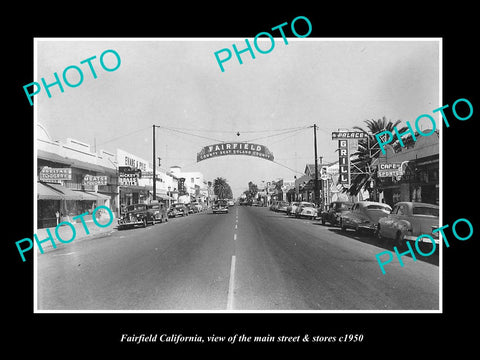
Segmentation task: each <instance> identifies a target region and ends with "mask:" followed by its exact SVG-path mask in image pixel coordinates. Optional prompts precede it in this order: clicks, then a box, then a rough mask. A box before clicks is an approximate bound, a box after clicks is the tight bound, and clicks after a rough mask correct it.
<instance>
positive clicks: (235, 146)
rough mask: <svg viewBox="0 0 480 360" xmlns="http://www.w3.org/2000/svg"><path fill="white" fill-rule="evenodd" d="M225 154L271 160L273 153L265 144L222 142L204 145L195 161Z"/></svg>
mask: <svg viewBox="0 0 480 360" xmlns="http://www.w3.org/2000/svg"><path fill="white" fill-rule="evenodd" d="M225 155H247V156H254V157H259V158H262V159H265V160H270V161H273V153H272V152H271V151H270V150H268V148H267V147H266V146H263V145H259V144H253V143H246V142H224V143H220V144H213V145H208V146H205V147H204V148H203V149H202V150H201V151H200V152H199V153H197V162H199V161H202V160H205V159H210V158H213V157H218V156H225Z"/></svg>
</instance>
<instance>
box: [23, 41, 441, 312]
mask: <svg viewBox="0 0 480 360" xmlns="http://www.w3.org/2000/svg"><path fill="white" fill-rule="evenodd" d="M274 38H275V39H276V40H277V39H278V40H281V39H282V37H274ZM287 39H288V41H289V42H291V41H293V42H295V41H326V42H330V41H331V42H340V41H351V42H356V41H385V42H395V41H402V42H403V41H438V58H439V74H438V75H439V77H438V79H439V103H438V104H439V106H442V105H443V77H442V73H443V38H441V37H432V38H415V37H408V38H405V37H392V38H389V37H373V38H315V37H305V38H291V37H287ZM244 40H245V38H238V37H233V38H232V37H226V38H221V37H220V38H218V37H216V38H62V37H56V38H33V58H34V59H33V61H34V63H33V76H34V79H37V78H38V73H37V55H38V51H37V50H38V49H37V43H38V41H92V42H95V41H112V42H115V41H135V42H140V41H244ZM259 40H267V39H264V38H261V39H259ZM34 81H35V80H34ZM36 105H37V104H36V102H34V105H33V117H34V129H33V136H34V139H33V140H34V146H33V149H34V154H33V155H34V159H33V185H34V191H33V193H34V197H33V209H34V210H33V224H34V225H33V228H34V233H35V234H36V233H37V211H38V209H37V186H36V183H37V176H36V174H37V120H38V119H37V106H36ZM432 110H434V109H432ZM438 116H439V120H438V126H439V135H440V142H439V162H440V164H439V170H440V171H439V207H440V216H439V224H441V225H443V206H442V205H443V191H442V190H443V130H442V128H443V126H441V124H443V119H442V117H441V114H439V115H438ZM32 240H33V239H32ZM33 242H34V247H33V251H34V256H33V267H34V268H33V275H34V276H33V296H34V299H33V312H34V313H36V314H37V313H40V314H44V313H54V314H56V313H62V314H63V313H65V314H71V313H79V314H85V313H88V314H90V313H93V314H97V313H101V314H112V313H115V314H118V313H119V314H132V313H140V314H157V313H165V314H205V313H207V314H211V313H213V314H232V313H233V314H331V313H334V314H378V313H380V314H399V313H401V314H405V313H408V314H432V313H433V314H442V313H443V243H442V242H440V243H439V247H440V248H439V267H438V271H439V309H438V310H40V309H38V300H37V256H38V251H37V248H38V247H37V244H36V241H33Z"/></svg>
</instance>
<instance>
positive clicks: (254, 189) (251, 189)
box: [243, 181, 258, 200]
mask: <svg viewBox="0 0 480 360" xmlns="http://www.w3.org/2000/svg"><path fill="white" fill-rule="evenodd" d="M243 193H244V194H245V196H246V197H247V199H248V200H251V199H254V198H255V196H256V195H257V193H258V186H257V185H256V184H254V183H253V182H252V181H249V182H248V190H245V191H244V192H243Z"/></svg>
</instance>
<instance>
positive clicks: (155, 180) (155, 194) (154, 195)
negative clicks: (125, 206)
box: [152, 125, 157, 200]
mask: <svg viewBox="0 0 480 360" xmlns="http://www.w3.org/2000/svg"><path fill="white" fill-rule="evenodd" d="M152 129H153V200H157V174H156V170H155V168H156V166H155V157H156V154H155V125H152Z"/></svg>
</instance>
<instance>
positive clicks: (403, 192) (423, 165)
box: [373, 130, 440, 205]
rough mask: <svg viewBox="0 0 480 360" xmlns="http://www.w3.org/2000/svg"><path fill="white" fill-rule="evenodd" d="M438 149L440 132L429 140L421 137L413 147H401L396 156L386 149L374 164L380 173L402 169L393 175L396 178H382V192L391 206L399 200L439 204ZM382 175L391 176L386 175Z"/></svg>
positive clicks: (386, 173) (429, 137)
mask: <svg viewBox="0 0 480 360" xmlns="http://www.w3.org/2000/svg"><path fill="white" fill-rule="evenodd" d="M425 131H427V130H425ZM439 148H440V147H439V134H438V132H435V133H434V134H432V135H431V136H428V137H425V136H418V137H417V141H416V142H414V143H413V146H411V147H409V148H402V149H401V151H399V152H397V153H395V152H394V151H393V149H392V148H391V147H387V151H386V154H385V155H381V156H380V157H379V158H378V159H376V161H375V162H374V163H373V164H375V165H376V166H377V169H378V170H377V171H379V172H380V171H382V170H380V169H384V168H390V167H392V166H394V165H395V166H397V167H399V169H400V170H399V171H400V173H398V172H393V173H392V174H393V176H385V177H383V176H382V177H381V178H380V179H381V184H380V186H379V187H380V190H382V195H383V201H384V202H386V203H387V204H389V205H393V204H395V203H397V202H399V201H416V202H424V203H430V204H435V205H439V192H440V191H439V190H440V188H439V179H440V162H439ZM383 164H390V166H385V165H383ZM392 164H393V165H392ZM377 174H378V172H377ZM382 175H390V173H389V172H385V174H382Z"/></svg>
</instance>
